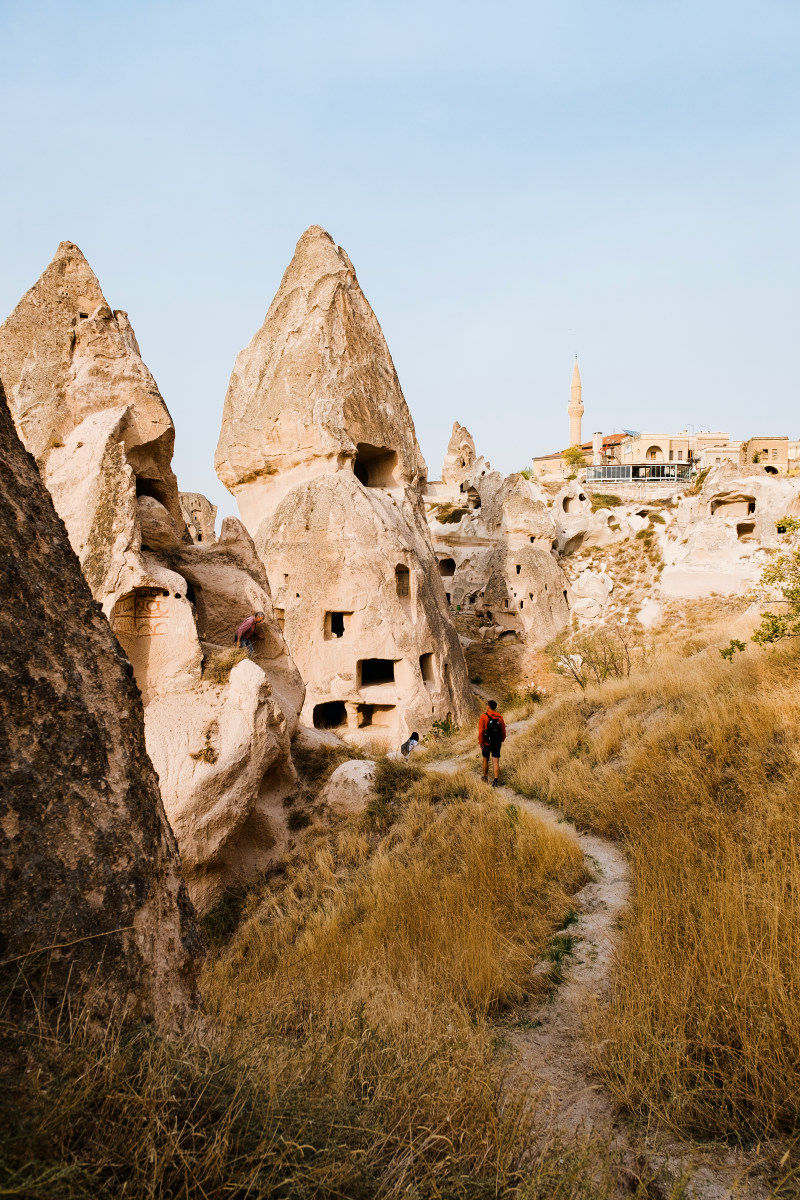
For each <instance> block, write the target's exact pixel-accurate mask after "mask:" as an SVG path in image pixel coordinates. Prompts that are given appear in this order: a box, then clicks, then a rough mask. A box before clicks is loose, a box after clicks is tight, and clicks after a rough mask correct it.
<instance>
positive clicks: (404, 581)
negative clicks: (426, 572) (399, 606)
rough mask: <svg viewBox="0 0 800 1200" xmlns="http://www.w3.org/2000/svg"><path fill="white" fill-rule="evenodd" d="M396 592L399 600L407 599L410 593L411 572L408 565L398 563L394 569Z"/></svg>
mask: <svg viewBox="0 0 800 1200" xmlns="http://www.w3.org/2000/svg"><path fill="white" fill-rule="evenodd" d="M394 578H395V583H396V584H397V594H398V596H399V597H400V599H401V600H407V599H408V597H409V596H410V595H411V573H410V571H409V569H408V567H404V566H402V565H398V566H397V567H395V570H394Z"/></svg>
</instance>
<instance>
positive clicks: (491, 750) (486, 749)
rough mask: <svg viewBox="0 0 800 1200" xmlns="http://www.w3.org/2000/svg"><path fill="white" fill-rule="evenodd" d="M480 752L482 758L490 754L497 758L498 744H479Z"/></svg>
mask: <svg viewBox="0 0 800 1200" xmlns="http://www.w3.org/2000/svg"><path fill="white" fill-rule="evenodd" d="M501 745H502V743H501ZM481 754H482V755H483V757H484V758H489V756H490V755H491V757H492V758H499V757H500V746H481Z"/></svg>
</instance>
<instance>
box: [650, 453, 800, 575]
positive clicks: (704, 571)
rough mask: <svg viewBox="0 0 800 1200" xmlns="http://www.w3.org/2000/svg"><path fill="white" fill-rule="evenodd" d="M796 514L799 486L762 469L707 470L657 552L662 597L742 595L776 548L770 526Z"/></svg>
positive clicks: (680, 507) (684, 501)
mask: <svg viewBox="0 0 800 1200" xmlns="http://www.w3.org/2000/svg"><path fill="white" fill-rule="evenodd" d="M799 514H800V480H797V479H794V478H787V477H786V476H779V475H772V474H767V473H766V472H765V471H764V470H763V469H762V470H748V471H747V472H746V473H743V472H742V471H741V470H740V469H739V468H737V467H736V466H734V465H733V464H723V465H722V466H719V467H715V468H713V469H712V470H711V472H710V473H709V475H708V476H707V477H706V479H705V480H704V482H703V485H702V487H701V488H700V491H699V493H698V494H697V495H690V496H684V497H682V498H681V499H680V501H679V503H678V510H677V515H676V518H675V524H674V531H672V532H673V536H668V537H667V538H666V539H665V541H664V547H663V553H664V561H665V564H666V565H665V568H664V571H663V574H662V577H661V586H662V588H663V590H664V592H665V593H666V594H667V595H671V596H707V595H710V594H711V593H712V592H721V593H738V592H742V591H745V590H746V589H747V587H749V586H750V584H752V583H754V582H755V581H756V579H757V578H758V577H759V575H760V573H761V571H762V569H763V567H764V565H765V563H766V560H767V555H768V552H769V551H770V550H772V549H775V548H777V547H778V546H779V545H780V542H781V539H780V535H779V534H778V531H777V529H776V527H775V526H776V522H778V521H779V520H780V519H781V517H785V516H797V515H799Z"/></svg>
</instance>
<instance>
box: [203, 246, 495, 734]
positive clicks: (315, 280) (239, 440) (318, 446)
mask: <svg viewBox="0 0 800 1200" xmlns="http://www.w3.org/2000/svg"><path fill="white" fill-rule="evenodd" d="M216 463H217V471H218V474H219V476H220V478H221V479H222V481H223V482H224V483H225V484H226V485H227V486H228V487H229V488H230V490H231V491H232V492H233V493H234V494H235V496H236V498H237V501H238V503H239V507H240V511H241V513H242V517H243V520H244V522H245V524H246V525H247V526H248V528H249V529H250V530H251V532H252V533H253V536H254V538H255V542H256V548H257V550H258V553H259V554H260V556H261V558H262V560H263V562H264V564H265V566H266V568H267V574H268V576H269V581H270V586H271V589H272V594H273V596H274V598H275V604H276V605H277V610H276V611H278V612H279V613H280V616H281V617H282V619H283V620H284V622H285V636H286V640H287V643H288V645H289V649H290V651H291V653H292V656H293V658H294V660H295V662H296V663H297V666H298V668H299V670H300V674H301V675H302V677H303V681H304V682H305V684H306V700H305V706H304V708H303V714H302V715H303V719H304V721H305V722H306V723H308V724H312V723H313V724H314V725H316V726H317V727H321V728H336V729H340V730H342V731H343V732H344V731H346V733H347V735H348V736H349V737H351V738H353V739H354V740H361V739H362V738H363V739H365V740H367V739H369V738H370V737H371V736H373V735H374V734H377V735H378V736H379V737H382V738H384V739H386V740H388V742H389V744H390V745H391V744H392V743H393V744H394V745H395V747H396V746H397V745H399V743H400V742H401V741H402V740H403V739H404V738H405V737H407V736H408V734H409V733H410V732H413V731H414V730H416V732H418V733H424V732H425V731H426V730H427V729H429V728H430V725H431V723H432V721H434V720H436V719H444V718H446V717H447V715H448V714H449V715H450V716H451V717H453V718H454V719H455V720H456V721H457V722H463V721H466V720H467V719H468V718H469V716H470V714H471V711H472V704H473V702H472V695H471V689H470V686H469V680H468V677H467V673H466V665H465V663H464V656H463V653H462V650H461V645H460V642H459V640H458V636H457V634H456V631H455V629H454V628H453V625H452V622H451V620H450V614H449V598H448V597H447V595H446V593H445V589H444V586H443V584H442V580H441V578H440V576H439V571H438V568H437V565H436V560H435V558H434V555H433V550H432V547H431V543H430V538H429V534H428V529H427V525H426V523H425V518H424V512H423V508H422V503H421V498H420V491H419V488H420V485H421V484H422V482H423V481H424V479H425V476H426V469H425V463H424V461H423V458H422V454H421V452H420V449H419V446H418V444H417V439H416V434H415V432H414V424H413V422H412V420H411V414H410V413H409V411H408V406H407V405H406V402H405V399H404V398H403V393H402V391H401V389H400V383H399V381H398V378H397V373H396V372H395V369H394V365H393V363H392V359H391V356H390V354H389V350H388V347H387V345H386V342H385V340H384V337H383V334H382V332H381V329H380V326H379V324H378V322H377V319H376V317H375V314H374V313H373V311H372V309H371V308H370V306H369V304H368V303H367V301H366V299H365V297H364V294H363V292H362V291H361V288H360V287H359V285H358V281H357V279H356V276H355V272H354V270H353V267H352V264H351V262H350V260H349V258H348V257H347V255H346V254H345V253H344V251H343V250H342V249H341V248H339V247H337V246H336V245H335V244H334V242H333V241H332V239H331V238H330V236H329V235H328V234H327V233H325V231H324V230H322V229H320V228H319V227H318V226H313V227H312V228H311V229H309V230H307V231H306V233H304V234H303V236H302V237H301V239H300V241H299V242H298V244H297V250H296V252H295V256H294V258H293V259H292V262H291V264H290V266H289V268H288V270H287V271H286V274H285V275H284V277H283V280H282V282H281V286H280V288H279V289H278V294H277V296H276V297H275V299H274V300H273V302H272V304H271V306H270V309H269V312H268V313H267V317H266V320H265V321H264V324H263V326H262V328H261V329H260V330H259V332H258V333H257V334H256V336H255V337H254V338H253V340H252V341H251V342H250V345H249V346H247V347H246V349H245V350H243V351H242V353H241V354H240V355H239V357H238V359H237V361H236V366H235V368H234V371H233V375H232V378H231V382H230V386H229V388H228V394H227V398H226V401H225V412H224V416H223V422H222V433H221V435H220V441H219V446H218V448H217V459H216Z"/></svg>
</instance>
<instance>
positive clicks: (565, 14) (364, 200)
mask: <svg viewBox="0 0 800 1200" xmlns="http://www.w3.org/2000/svg"><path fill="white" fill-rule="evenodd" d="M799 49H800V5H798V4H797V2H796V0H759V2H758V3H755V2H754V3H736V0H725V2H716V0H714V2H711V0H691V2H688V0H687V2H684V0H669V2H667V3H665V2H664V0H661V2H659V3H655V2H651V0H602V2H601V0H550V2H548V3H544V2H541V0H529V2H528V3H522V2H520V0H506V2H504V3H503V2H499V3H496V4H494V5H492V4H488V3H481V4H478V3H473V2H472V0H459V2H451V0H427V2H417V0H403V2H402V3H401V2H395V0H383V2H379V0H374V2H367V0H362V2H360V3H357V2H350V0H343V2H337V0H328V2H327V3H318V2H317V0H293V2H292V3H287V2H286V0H281V2H279V3H276V2H273V0H263V2H261V3H256V2H255V0H228V2H227V3H224V4H222V3H206V2H204V0H192V2H191V3H189V2H183V0H159V2H158V3H151V2H149V0H136V2H135V3H134V4H130V5H124V6H123V5H108V4H106V3H103V4H100V3H96V2H95V0H83V2H82V3H81V4H80V5H64V4H63V3H58V4H56V3H52V4H51V3H39V2H37V0H25V2H18V0H0V111H2V113H3V119H2V122H0V149H1V150H2V181H1V182H0V229H2V237H0V315H1V316H5V314H6V313H8V312H9V311H10V310H11V309H12V308H13V306H14V305H15V303H16V302H17V300H18V299H19V297H20V296H21V295H22V293H23V292H24V291H25V290H26V289H27V288H28V287H29V286H30V285H31V284H32V283H33V282H34V281H35V280H36V278H37V277H38V275H39V274H40V273H41V271H42V270H43V269H44V267H45V266H46V264H47V262H48V261H49V259H50V258H51V257H52V254H53V252H54V251H55V248H56V246H57V244H58V242H59V241H61V240H62V239H69V240H71V241H74V242H77V243H78V245H79V246H80V247H81V249H82V250H83V251H84V253H85V254H86V256H87V257H88V259H89V261H90V262H91V264H92V266H93V267H94V269H95V271H96V272H97V274H98V276H99V278H100V282H101V284H102V286H103V289H104V291H105V293H106V296H107V298H108V300H109V302H110V303H111V304H112V305H113V306H114V307H117V308H124V309H126V310H127V311H128V312H129V314H130V317H131V321H132V322H133V326H134V328H135V330H136V333H137V336H138V338H139V343H140V346H141V348H142V353H143V356H144V358H145V361H146V362H147V363H148V365H149V367H150V368H151V370H152V371H153V373H154V375H155V376H156V379H157V380H158V383H159V386H160V388H161V391H162V393H163V395H164V398H165V399H166V401H167V404H168V405H169V408H170V411H171V412H172V415H173V418H174V420H175V424H176V428H177V443H176V454H175V467H176V471H177V473H178V478H179V481H180V484H181V486H182V487H183V488H185V489H186V490H199V491H204V492H205V493H206V494H207V495H209V496H210V497H211V498H212V499H213V500H214V501H215V502H217V503H220V505H221V509H222V511H223V512H235V504H234V502H233V501H232V498H231V497H229V496H228V495H227V493H226V492H225V490H224V489H223V488H222V486H221V484H219V483H218V482H217V480H216V477H215V475H214V472H213V453H214V448H215V446H216V441H217V436H218V432H219V423H220V418H221V413H222V402H223V398H224V395H225V389H226V386H227V381H228V377H229V375H230V371H231V369H232V366H233V362H234V359H235V357H236V354H237V353H238V351H239V350H240V349H241V347H242V346H243V345H245V344H246V343H247V342H248V341H249V339H250V337H251V336H252V334H253V333H254V332H255V330H256V329H257V328H258V326H259V325H260V324H261V321H262V320H263V317H264V314H265V312H266V310H267V307H268V305H269V302H270V300H271V299H272V296H273V294H274V292H275V290H276V288H277V286H278V283H279V280H280V277H281V274H282V272H283V270H284V268H285V266H286V264H287V262H288V261H289V259H290V257H291V254H292V251H293V248H294V243H295V241H296V240H297V238H298V237H299V236H300V234H301V233H302V231H303V230H304V229H305V228H306V227H307V226H308V225H310V224H320V225H323V226H324V227H325V228H326V229H328V230H329V232H330V233H331V234H332V236H333V237H334V238H335V240H336V241H338V242H339V243H340V244H341V245H343V246H344V247H345V249H346V250H347V252H348V254H349V255H350V257H351V258H352V260H353V262H354V265H355V267H356V270H357V272H358V276H359V279H360V281H361V284H362V287H363V288H364V291H365V292H366V294H367V297H368V298H369V300H370V302H371V303H372V306H373V308H374V309H375V311H376V313H377V316H378V319H379V320H380V322H381V324H382V326H383V329H384V332H385V334H386V337H387V340H388V343H389V347H390V349H391V351H392V354H393V356H394V360H395V364H396V366H397V369H398V372H399V374H400V379H401V382H402V384H403V389H404V391H405V395H406V398H407V400H408V403H409V406H410V408H411V412H412V415H413V417H414V419H415V422H416V426H417V432H418V436H419V438H420V442H421V444H422V448H423V452H424V453H425V456H426V458H427V460H428V465H429V468H430V473H431V477H436V476H437V475H438V472H439V468H440V465H441V460H442V456H443V453H444V449H445V445H446V442H447V438H448V436H449V432H450V428H451V426H452V422H453V420H455V419H458V420H460V421H462V422H463V423H464V424H466V425H467V426H468V427H469V428H470V429H471V430H472V432H473V434H474V436H475V439H476V443H477V445H478V449H479V451H480V452H483V453H485V454H486V455H487V456H488V457H489V458H490V459H491V461H492V463H493V465H495V466H498V467H500V468H501V469H502V470H504V471H510V470H513V469H515V468H518V467H520V466H522V465H523V464H524V463H526V462H527V461H528V460H529V459H530V456H531V454H533V453H535V452H543V451H548V450H551V449H554V448H556V447H557V446H559V445H561V444H563V443H564V442H565V440H566V435H567V429H568V426H567V418H566V404H567V401H568V396H569V381H570V375H571V369H572V358H573V355H574V353H575V351H576V350H577V352H578V354H579V356H580V363H581V372H582V375H583V384H584V403H585V406H586V416H585V418H584V431H585V433H586V434H587V436H588V435H589V434H590V433H591V431H592V430H594V429H602V430H603V431H604V432H612V431H613V430H615V429H620V428H623V427H629V428H631V427H632V428H640V429H646V428H648V427H649V428H656V429H663V428H681V427H683V426H684V425H685V424H686V423H687V422H693V423H694V424H695V425H696V426H697V427H700V426H708V427H710V428H712V429H719V428H722V429H729V430H730V431H731V433H732V434H733V435H734V436H748V435H750V434H753V433H756V432H760V433H773V432H777V433H789V434H790V436H793V437H797V436H799V435H800V413H799V412H798V402H797V401H798V384H797V367H796V364H795V348H796V346H797V342H798V277H799V275H800V272H799V270H798V268H799V267H800V261H799V260H800V253H799V250H798V245H799V240H798V232H797V230H798V211H800V203H799V202H800V187H799V186H798V184H799V183H800V169H799V164H798V128H800V122H799V121H798V118H799V117H800V111H799V109H800V105H799V104H798V99H799V98H800V72H798V50H799Z"/></svg>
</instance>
